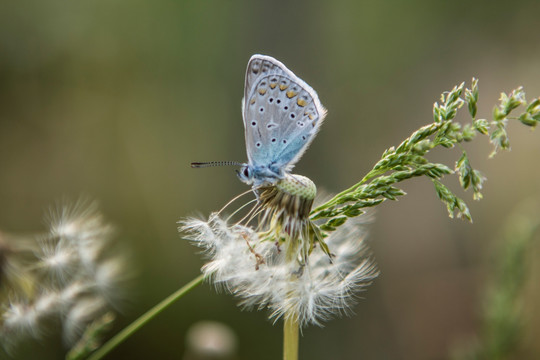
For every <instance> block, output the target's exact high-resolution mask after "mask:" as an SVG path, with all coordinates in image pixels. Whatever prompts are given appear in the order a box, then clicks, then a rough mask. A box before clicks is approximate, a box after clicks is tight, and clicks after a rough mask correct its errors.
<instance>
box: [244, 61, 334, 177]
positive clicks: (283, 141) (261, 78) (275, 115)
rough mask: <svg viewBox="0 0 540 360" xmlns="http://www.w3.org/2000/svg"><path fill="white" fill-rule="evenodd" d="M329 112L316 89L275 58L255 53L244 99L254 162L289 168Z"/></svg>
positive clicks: (248, 152) (249, 69)
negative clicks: (323, 105) (322, 103)
mask: <svg viewBox="0 0 540 360" xmlns="http://www.w3.org/2000/svg"><path fill="white" fill-rule="evenodd" d="M325 115H326V110H325V109H324V108H323V107H322V105H321V103H320V101H319V98H318V97H317V94H316V93H315V91H314V90H313V89H312V88H311V87H310V86H309V85H307V84H306V83H305V82H304V81H302V80H301V79H300V78H298V77H297V76H296V75H294V74H293V73H292V72H291V71H290V70H289V69H287V68H286V67H285V66H284V65H283V64H282V63H281V62H279V61H277V60H276V59H274V58H272V57H269V56H263V55H254V56H252V57H251V59H250V61H249V63H248V67H247V71H246V83H245V89H244V100H243V117H244V127H245V137H246V149H247V155H248V160H249V163H250V164H251V165H254V166H258V165H262V166H268V165H270V164H274V165H275V166H277V167H278V168H280V169H283V170H285V171H290V170H291V168H292V167H293V166H294V164H295V163H296V162H297V161H298V160H299V159H300V157H301V156H302V154H303V153H304V152H305V150H306V148H307V147H308V146H309V144H310V143H311V141H313V139H314V137H315V135H316V133H317V131H318V130H319V128H320V126H321V123H322V121H323V119H324V116H325Z"/></svg>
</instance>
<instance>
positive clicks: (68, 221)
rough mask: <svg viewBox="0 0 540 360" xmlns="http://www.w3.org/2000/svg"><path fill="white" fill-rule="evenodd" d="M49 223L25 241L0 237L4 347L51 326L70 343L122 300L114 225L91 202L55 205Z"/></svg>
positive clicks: (121, 263) (122, 262) (36, 335)
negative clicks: (38, 233)
mask: <svg viewBox="0 0 540 360" xmlns="http://www.w3.org/2000/svg"><path fill="white" fill-rule="evenodd" d="M47 224H48V226H49V229H48V232H47V233H44V234H40V235H38V236H36V237H35V238H33V239H26V240H25V241H23V242H20V241H19V239H18V238H16V240H17V241H14V242H13V244H11V243H5V237H3V236H2V237H1V238H0V260H2V261H0V262H3V263H2V264H0V265H1V269H0V270H2V272H3V275H5V277H7V278H8V280H9V281H5V282H4V281H2V285H3V286H2V287H1V288H0V334H1V337H0V338H1V341H0V342H1V345H3V346H4V348H5V349H6V350H8V351H10V350H13V348H14V347H15V346H14V344H15V345H16V344H18V343H19V342H20V340H22V339H25V338H40V337H43V336H44V335H46V334H47V333H48V332H49V331H48V330H54V329H60V330H61V331H62V332H63V334H64V338H65V340H66V343H67V344H73V343H74V342H76V341H77V340H78V339H79V338H80V336H81V335H82V333H83V330H84V329H85V328H86V327H87V326H88V325H89V324H90V323H91V322H92V321H94V320H95V319H96V317H99V316H102V315H103V314H105V313H106V312H107V311H109V310H110V309H111V308H114V309H119V305H120V302H121V300H122V299H121V297H120V296H119V294H121V293H122V291H121V290H122V289H123V288H125V285H126V284H125V280H127V277H126V271H125V265H126V264H125V256H124V255H125V254H124V253H120V251H119V249H118V247H115V246H113V245H112V235H113V233H114V231H113V228H112V227H111V226H110V225H108V224H107V223H105V221H104V219H103V217H102V216H101V214H100V213H99V212H98V211H97V207H96V206H95V204H90V205H89V204H88V203H86V202H79V203H78V204H76V205H75V206H67V205H61V206H58V207H57V208H56V209H55V210H53V211H51V212H50V214H49V215H48V218H47ZM21 244H24V247H21ZM28 244H32V245H31V246H29V245H28ZM4 249H7V250H4ZM105 250H107V251H105ZM2 280H3V279H2ZM51 324H55V326H54V327H53V326H50V325H51ZM88 341H93V340H91V339H90V340H88Z"/></svg>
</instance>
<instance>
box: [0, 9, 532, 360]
mask: <svg viewBox="0 0 540 360" xmlns="http://www.w3.org/2000/svg"><path fill="white" fill-rule="evenodd" d="M538 14H540V2H538V1H532V0H530V1H527V0H518V1H513V2H508V1H452V2H450V1H447V2H443V1H426V0H424V1H420V0H414V1H344V0H335V1H305V0H304V1H234V0H222V1H216V0H213V1H173V0H158V1H133V0H132V1H124V0H117V1H73V2H64V1H17V2H15V1H13V2H4V3H3V4H2V5H0V171H1V173H0V199H1V202H2V206H1V207H0V229H2V230H4V231H8V232H13V233H25V232H31V231H36V230H40V229H43V228H44V226H43V223H42V220H41V219H42V218H43V212H44V211H45V210H46V209H47V208H48V207H49V206H50V205H51V204H52V203H53V202H54V201H55V200H57V199H59V198H70V199H74V200H75V199H77V198H79V196H80V195H81V194H82V195H86V196H88V197H91V198H94V199H97V200H98V201H99V203H100V205H101V209H102V210H103V212H104V213H105V215H106V217H107V219H109V221H111V222H112V223H114V224H116V226H117V227H118V229H119V231H120V232H119V234H120V240H121V241H122V242H123V243H124V244H126V245H127V246H128V247H129V248H131V249H132V252H133V261H134V264H133V267H134V268H135V269H137V276H136V277H135V279H134V283H135V284H134V286H133V287H134V289H133V291H132V295H131V296H130V298H129V303H128V304H127V305H126V306H125V311H124V314H123V315H122V316H121V317H120V318H119V320H118V321H117V323H116V327H115V331H116V330H118V329H120V328H121V327H122V326H124V325H125V324H127V323H129V322H130V321H132V320H133V319H134V318H135V317H136V316H138V315H139V314H140V313H142V312H143V311H145V310H146V309H147V308H149V307H150V306H152V305H154V304H155V303H157V302H158V301H159V300H161V299H162V298H164V297H165V296H167V295H168V294H170V293H171V292H173V291H174V290H175V289H177V288H178V287H179V286H181V285H182V284H184V283H186V282H187V281H189V280H190V279H192V278H193V277H195V276H197V274H198V273H199V268H200V266H201V265H202V263H203V262H202V259H201V258H200V256H199V255H198V254H197V250H196V249H195V248H194V247H193V246H191V245H189V244H188V243H187V242H185V241H183V240H181V239H180V238H179V235H178V234H177V231H176V221H177V220H179V219H180V218H182V217H185V216H189V215H196V214H204V215H207V214H208V213H210V212H211V211H213V210H217V209H219V208H220V207H221V206H222V205H223V204H224V203H225V202H227V201H228V200H229V199H230V198H232V197H233V196H234V195H236V194H239V193H240V192H242V191H244V190H246V186H245V185H244V184H242V183H241V182H240V181H238V179H237V178H236V176H235V174H234V171H233V169H231V168H214V169H205V170H193V169H191V168H190V167H189V163H190V162H191V161H209V160H239V161H244V160H245V159H246V155H245V148H244V139H243V125H242V120H241V112H240V100H241V98H242V95H243V84H244V72H245V67H246V64H247V61H248V59H249V57H250V56H251V55H252V54H254V53H262V54H267V55H271V56H274V57H276V58H277V59H279V60H281V61H282V62H284V63H285V64H286V65H287V66H288V67H289V68H290V69H291V70H293V71H294V72H295V73H296V74H297V75H299V76H300V77H301V78H303V79H304V80H306V82H308V83H309V84H310V85H311V86H312V87H313V88H314V89H315V90H316V91H317V92H318V94H319V96H320V99H321V101H322V103H323V104H324V105H325V106H326V107H327V108H328V111H329V114H328V117H327V120H326V122H325V124H324V126H323V128H322V131H321V132H320V133H319V135H318V137H317V139H316V140H315V141H314V143H313V144H312V146H311V148H310V149H309V151H307V153H306V154H305V156H304V157H303V158H302V160H301V161H300V162H299V164H298V165H297V167H296V168H295V172H296V173H299V174H303V175H306V176H308V177H310V178H311V179H312V180H314V181H315V183H316V184H317V185H318V187H319V188H322V189H325V190H326V191H328V192H336V191H339V190H342V189H344V188H345V187H347V186H349V185H351V184H353V183H355V182H356V181H358V180H359V179H360V178H361V177H362V176H363V175H364V174H365V173H366V171H368V170H369V169H370V167H371V166H372V165H373V164H374V162H375V161H376V160H378V159H379V157H380V155H381V153H382V152H383V151H384V150H385V149H386V148H388V147H390V146H392V145H397V144H398V143H399V142H400V141H401V140H402V139H404V138H405V137H406V136H408V135H409V134H410V133H411V132H412V131H414V130H415V129H417V128H419V127H420V126H422V125H424V124H427V123H429V122H431V121H432V105H433V102H434V101H436V100H438V96H439V94H440V93H441V92H443V91H445V90H448V89H450V88H451V87H452V86H453V85H455V84H458V83H461V82H462V81H470V79H471V78H472V77H473V76H475V77H478V78H479V79H480V83H479V84H480V103H479V116H480V117H489V116H490V115H491V110H492V107H493V105H494V104H495V102H496V101H497V99H498V97H499V93H500V92H501V91H510V90H512V89H514V88H516V87H517V86H519V85H523V86H524V87H525V90H526V92H527V94H528V95H529V98H532V97H533V96H538V95H540V46H539V38H538V34H539V28H540V19H539V16H538ZM509 131H510V137H511V139H510V140H511V143H512V151H511V152H509V153H508V152H507V153H501V154H499V155H498V156H496V157H495V158H494V159H488V155H489V153H490V152H491V146H490V144H489V143H488V141H487V140H486V139H484V138H482V139H480V138H479V139H477V140H476V141H474V142H473V143H472V144H470V145H469V146H467V147H466V149H467V150H468V151H469V153H470V156H471V161H472V162H473V166H475V167H477V168H479V169H480V170H481V171H483V173H484V174H485V175H486V176H487V177H488V179H489V180H488V182H487V183H486V186H485V192H484V195H485V199H484V200H483V201H481V202H473V201H472V199H471V198H472V195H471V194H470V193H461V192H459V190H458V189H459V186H458V184H457V178H455V177H452V176H451V177H448V178H447V181H446V183H447V184H448V185H449V186H450V187H451V188H453V189H456V190H457V191H458V194H460V195H461V196H462V197H464V198H465V199H467V201H468V203H469V204H470V207H471V212H472V215H473V218H474V220H475V221H474V224H472V225H471V224H468V223H465V222H463V221H461V220H451V219H449V218H448V216H447V213H446V209H445V207H444V206H443V204H442V203H440V201H439V200H438V199H437V197H436V195H435V193H434V191H433V188H432V185H431V184H430V182H429V181H428V180H425V179H417V180H413V181H410V182H409V183H407V184H405V185H404V189H405V190H406V191H407V192H408V194H409V195H408V196H406V197H404V198H403V199H401V200H400V201H399V202H387V203H385V204H383V205H382V206H380V207H379V208H378V209H377V212H376V221H375V223H374V224H372V225H371V231H370V240H369V241H370V247H371V249H372V250H373V253H374V256H375V258H376V260H377V262H378V264H379V266H380V270H381V276H380V277H379V278H378V279H377V281H376V282H375V284H374V285H373V286H372V287H370V288H369V290H368V291H367V292H365V293H363V297H364V299H362V300H361V301H360V302H359V304H358V305H357V306H355V308H354V311H355V313H356V314H355V315H354V316H352V317H346V318H342V319H337V320H333V321H331V322H328V323H327V325H326V327H325V328H323V329H320V328H308V329H306V330H305V331H304V336H303V338H302V339H301V358H302V359H359V358H363V359H444V358H447V355H448V353H449V351H450V350H451V349H452V348H453V347H454V346H455V344H456V343H457V342H459V341H461V340H463V339H468V338H470V337H471V336H473V335H474V334H475V332H476V331H477V328H478V323H479V318H478V317H479V315H478V314H479V312H478V310H479V308H480V303H479V299H480V298H479V295H480V294H481V292H482V289H483V288H482V285H483V284H484V280H485V279H486V278H488V277H489V273H488V272H487V271H486V269H487V268H486V264H487V262H486V260H487V259H488V257H489V256H488V255H489V253H490V251H491V249H492V248H493V244H494V243H495V241H496V240H497V238H498V236H499V234H500V227H499V225H500V224H501V223H502V222H503V221H504V219H505V217H506V216H507V215H508V213H509V212H511V210H512V209H513V208H514V207H515V206H516V205H517V204H518V203H519V202H521V201H522V200H523V199H525V198H532V199H534V201H539V199H540V190H539V187H538V184H539V183H540V170H539V168H538V155H539V154H540V136H539V134H538V132H536V133H534V132H533V133H531V132H530V131H529V129H528V128H525V127H524V126H520V125H518V124H517V122H516V123H515V124H512V125H511V126H510V129H509ZM459 155H460V154H459V151H458V150H457V149H454V150H453V151H435V152H433V154H431V155H430V158H431V159H433V160H436V161H443V162H446V163H447V164H450V165H452V164H453V163H454V161H455V160H457V158H458V157H459ZM534 256H536V260H539V258H538V256H537V255H534ZM537 263H538V261H537ZM534 269H535V270H536V272H535V274H534V277H533V278H531V283H532V284H533V285H532V286H530V291H528V292H527V294H528V296H527V298H526V299H525V300H524V303H525V306H526V308H527V309H528V311H527V314H528V328H527V330H528V333H527V334H526V335H524V337H523V340H524V345H523V346H524V350H523V351H524V353H526V354H532V353H536V354H538V353H540V345H539V343H538V342H537V341H534V339H535V338H538V336H539V334H540V328H539V326H540V314H539V312H538V311H537V308H535V306H533V305H534V304H537V303H538V302H539V301H540V288H539V287H538V283H539V281H538V280H539V278H538V275H537V273H538V270H539V268H538V266H537V265H536V267H534ZM534 269H533V270H534ZM235 304H236V301H235V299H234V298H233V297H232V296H230V295H225V294H217V293H216V292H215V291H214V290H213V289H212V288H211V287H210V286H208V285H205V286H203V287H200V288H198V289H197V290H196V291H194V292H193V293H192V294H190V295H189V296H188V297H187V298H185V299H184V300H182V301H181V302H180V303H178V304H177V305H175V306H174V307H173V308H171V309H169V310H167V311H166V312H165V313H163V314H162V315H161V316H159V317H158V318H156V319H155V320H153V321H152V322H151V323H150V324H149V325H148V326H146V327H145V328H144V329H143V330H142V331H140V332H139V333H137V334H136V335H135V336H133V337H132V338H131V339H130V340H128V341H127V342H126V343H125V344H123V345H122V346H121V347H120V348H119V349H118V350H116V351H115V352H114V353H113V354H112V356H111V358H117V359H120V358H129V359H147V358H159V359H181V358H182V354H183V353H184V350H185V345H184V338H185V335H186V331H187V329H188V328H189V326H190V325H191V324H193V323H194V322H195V321H197V320H217V321H221V322H223V323H225V324H227V325H229V326H230V327H231V328H232V329H234V331H235V332H236V333H237V335H238V337H239V347H240V350H239V355H238V359H260V360H264V359H277V358H279V357H280V355H281V328H280V325H279V324H278V325H272V324H271V323H270V322H269V321H268V320H266V314H265V313H264V312H258V313H257V312H242V311H240V310H239V309H238V308H237V307H236V305H235ZM527 306H528V307H527ZM535 310H536V312H535ZM51 338H52V340H50V341H45V342H43V343H41V344H36V345H34V347H33V348H31V349H32V351H36V350H37V351H39V352H40V355H41V358H43V359H56V358H60V357H61V356H63V353H62V350H61V346H60V341H59V340H57V338H55V337H54V336H52V337H51ZM21 356H22V355H21Z"/></svg>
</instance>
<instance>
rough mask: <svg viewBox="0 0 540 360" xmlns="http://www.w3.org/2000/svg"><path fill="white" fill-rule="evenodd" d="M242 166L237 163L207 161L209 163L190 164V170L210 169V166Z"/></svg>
mask: <svg viewBox="0 0 540 360" xmlns="http://www.w3.org/2000/svg"><path fill="white" fill-rule="evenodd" d="M229 165H233V166H242V165H244V164H243V163H241V162H238V161H209V162H192V163H191V167H192V168H205V167H212V166H229Z"/></svg>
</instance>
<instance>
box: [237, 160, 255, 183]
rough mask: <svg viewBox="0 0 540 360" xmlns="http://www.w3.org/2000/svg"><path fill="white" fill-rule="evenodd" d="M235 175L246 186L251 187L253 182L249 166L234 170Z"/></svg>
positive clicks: (244, 165) (245, 165) (251, 170)
mask: <svg viewBox="0 0 540 360" xmlns="http://www.w3.org/2000/svg"><path fill="white" fill-rule="evenodd" d="M236 175H238V178H239V179H240V180H241V181H242V182H244V183H246V184H248V185H252V184H253V181H254V177H253V169H252V168H251V166H250V165H249V164H243V165H242V167H241V168H240V170H236Z"/></svg>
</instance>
